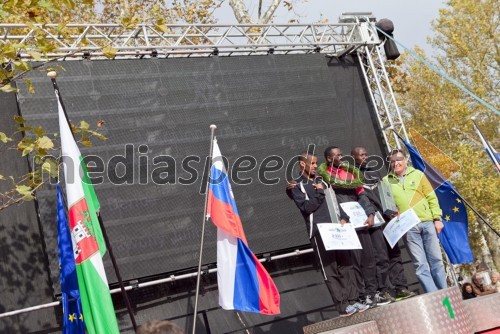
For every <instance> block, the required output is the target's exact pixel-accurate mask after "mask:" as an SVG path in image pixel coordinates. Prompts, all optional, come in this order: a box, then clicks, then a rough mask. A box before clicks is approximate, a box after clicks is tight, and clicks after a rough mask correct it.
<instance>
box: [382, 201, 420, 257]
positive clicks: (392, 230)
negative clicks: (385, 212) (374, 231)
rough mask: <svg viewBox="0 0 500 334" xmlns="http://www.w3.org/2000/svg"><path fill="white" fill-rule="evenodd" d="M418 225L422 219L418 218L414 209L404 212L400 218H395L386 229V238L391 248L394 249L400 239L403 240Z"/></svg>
mask: <svg viewBox="0 0 500 334" xmlns="http://www.w3.org/2000/svg"><path fill="white" fill-rule="evenodd" d="M418 223H420V218H418V216H417V214H416V213H415V211H413V209H410V210H407V211H405V212H403V213H402V214H401V215H399V218H398V217H395V218H393V219H392V220H391V221H390V222H388V223H387V226H386V227H385V229H384V236H385V238H386V239H387V242H388V243H389V246H391V248H394V245H395V244H397V243H398V241H399V239H401V237H402V236H403V235H405V233H406V232H408V231H409V230H410V229H411V228H412V227H413V226H415V225H417V224H418Z"/></svg>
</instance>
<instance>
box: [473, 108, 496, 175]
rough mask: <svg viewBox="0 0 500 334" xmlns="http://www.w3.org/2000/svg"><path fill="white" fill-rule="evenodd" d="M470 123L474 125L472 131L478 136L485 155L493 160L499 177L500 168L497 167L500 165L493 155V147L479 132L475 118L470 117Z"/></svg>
mask: <svg viewBox="0 0 500 334" xmlns="http://www.w3.org/2000/svg"><path fill="white" fill-rule="evenodd" d="M471 121H472V124H474V130H476V133H477V135H478V136H479V139H481V142H482V143H483V146H484V147H485V149H486V153H489V155H490V157H491V159H492V160H493V163H494V164H495V167H496V170H497V172H498V174H499V175H500V168H499V167H498V166H499V165H500V161H498V158H497V156H496V155H495V150H493V147H492V146H491V144H490V143H489V142H488V141H487V140H486V137H485V136H484V135H483V132H482V131H481V129H480V128H479V126H478V125H477V123H476V117H471ZM488 151H489V152H488Z"/></svg>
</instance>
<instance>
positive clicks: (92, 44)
mask: <svg viewBox="0 0 500 334" xmlns="http://www.w3.org/2000/svg"><path fill="white" fill-rule="evenodd" d="M0 34H1V35H0V43H1V44H9V43H10V44H17V45H21V48H22V52H20V53H19V58H21V59H24V60H33V58H32V54H33V53H32V52H30V51H37V52H41V53H43V54H44V57H45V59H47V60H72V59H82V58H83V59H103V58H107V57H112V58H113V59H124V58H128V59H130V58H151V57H158V58H162V57H163V58H167V57H210V56H247V55H266V54H305V53H306V54H307V53H322V54H325V55H327V56H333V57H343V56H345V55H347V54H352V55H355V54H356V55H357V57H358V59H359V61H360V66H361V69H362V71H363V75H364V78H365V81H366V85H367V88H368V90H369V92H370V97H371V100H372V103H373V106H374V110H375V113H376V115H377V118H378V123H379V126H380V130H381V132H382V133H383V137H384V140H385V143H386V147H387V149H388V150H390V149H391V148H395V147H398V148H399V147H400V142H399V140H398V138H397V134H398V135H400V136H402V137H403V138H405V139H407V133H406V129H405V127H404V124H403V121H402V117H401V112H400V110H399V108H398V105H397V103H396V99H395V97H394V93H393V91H392V88H391V84H390V81H389V77H388V75H387V71H386V69H385V65H384V63H385V62H384V58H383V56H382V53H381V51H380V46H381V44H382V42H381V40H380V39H379V37H378V34H377V30H376V28H375V18H374V17H373V16H372V15H371V13H344V14H342V16H341V17H340V19H339V23H335V24H266V25H251V24H241V25H216V24H198V25H197V24H177V25H167V26H162V27H158V26H155V25H152V24H139V25H137V26H135V27H133V28H126V27H123V26H120V25H118V24H68V25H66V26H65V27H63V28H62V27H61V26H59V25H57V24H46V25H43V26H42V25H30V26H27V25H24V24H0ZM40 37H43V38H44V40H45V41H46V42H44V43H39V42H38V40H39V39H40ZM30 53H31V54H30ZM110 54H111V56H110Z"/></svg>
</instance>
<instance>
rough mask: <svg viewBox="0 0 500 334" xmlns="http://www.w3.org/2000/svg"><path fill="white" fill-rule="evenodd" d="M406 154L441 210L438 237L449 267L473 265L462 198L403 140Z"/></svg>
mask: <svg viewBox="0 0 500 334" xmlns="http://www.w3.org/2000/svg"><path fill="white" fill-rule="evenodd" d="M403 143H404V144H405V146H406V148H407V149H408V152H409V153H410V157H411V161H412V164H413V167H415V168H416V169H418V170H420V171H422V172H424V173H425V176H427V179H429V182H430V183H431V184H432V188H434V191H435V193H436V196H437V198H438V201H439V206H440V207H441V210H443V223H444V229H443V230H442V231H441V233H439V235H438V237H439V240H440V241H441V244H442V245H443V248H444V250H445V252H446V254H447V255H448V257H449V258H450V261H451V263H453V264H463V263H470V262H474V255H473V254H472V250H471V249H470V245H469V229H468V221H467V211H466V209H465V205H464V203H463V200H462V198H461V197H460V196H459V195H458V194H457V192H456V190H455V188H454V187H453V185H452V184H451V183H450V182H448V181H447V180H445V178H444V177H443V176H442V175H441V174H440V173H439V172H438V171H437V170H436V169H434V167H432V166H431V165H430V164H429V163H428V162H427V161H425V160H424V158H422V156H421V155H420V153H419V152H418V151H417V150H416V149H415V148H414V147H412V146H411V145H410V144H409V143H408V142H407V141H405V140H403Z"/></svg>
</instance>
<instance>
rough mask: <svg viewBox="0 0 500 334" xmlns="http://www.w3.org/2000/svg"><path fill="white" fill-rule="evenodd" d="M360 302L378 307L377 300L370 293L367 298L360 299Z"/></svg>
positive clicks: (371, 306)
mask: <svg viewBox="0 0 500 334" xmlns="http://www.w3.org/2000/svg"><path fill="white" fill-rule="evenodd" d="M360 303H361V304H365V305H367V306H369V307H370V308H373V307H377V302H376V301H375V299H372V296H370V295H368V296H366V298H365V300H360Z"/></svg>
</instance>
